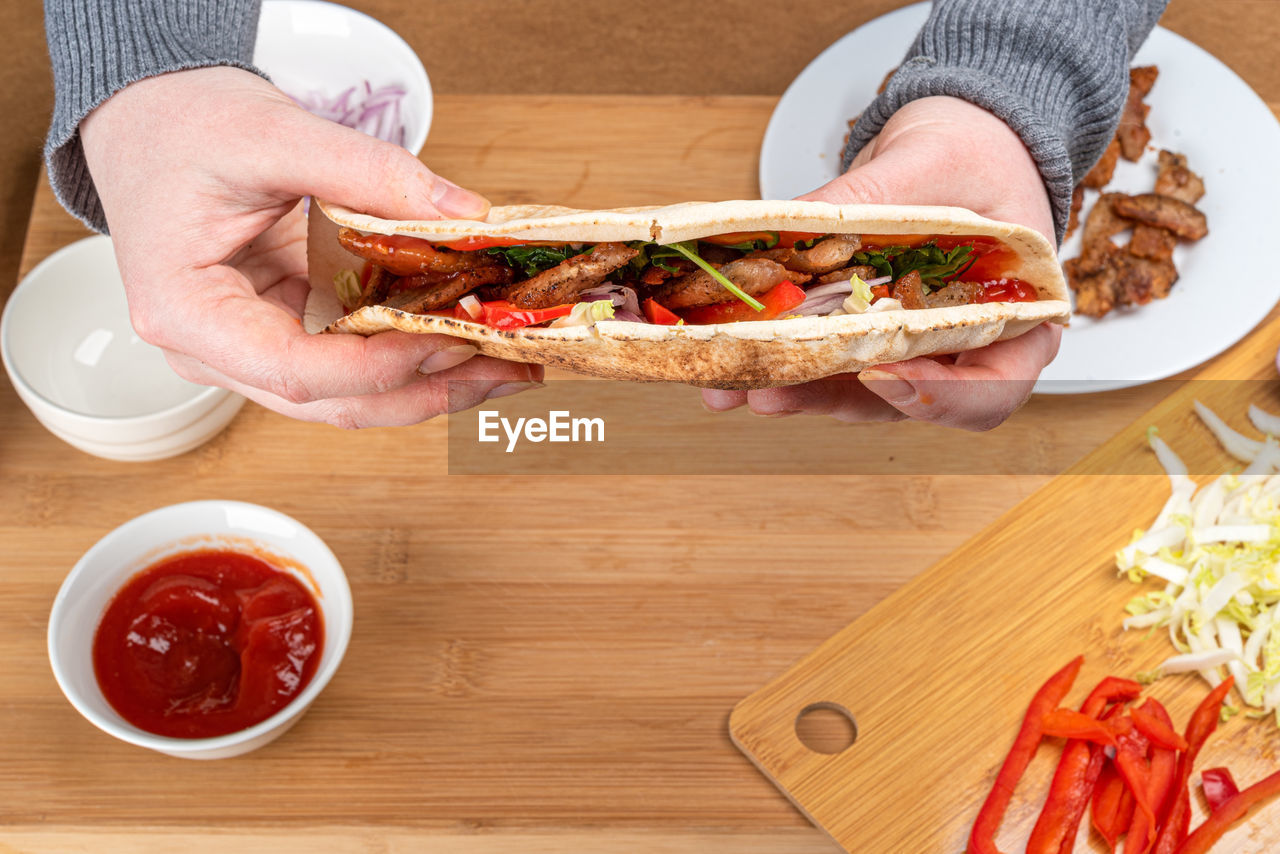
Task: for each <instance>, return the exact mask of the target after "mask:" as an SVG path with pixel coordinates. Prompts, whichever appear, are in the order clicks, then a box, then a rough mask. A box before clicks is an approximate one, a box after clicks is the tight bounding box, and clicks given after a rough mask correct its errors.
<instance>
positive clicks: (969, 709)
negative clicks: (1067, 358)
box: [730, 320, 1280, 854]
mask: <svg viewBox="0 0 1280 854" xmlns="http://www.w3.org/2000/svg"><path fill="white" fill-rule="evenodd" d="M1277 345H1280V321H1276V320H1273V321H1271V322H1270V323H1269V324H1267V325H1266V326H1265V327H1263V328H1262V329H1259V330H1257V331H1255V333H1254V335H1253V336H1251V337H1250V338H1249V339H1247V340H1246V341H1245V342H1243V343H1242V344H1240V345H1238V346H1237V347H1236V348H1234V349H1233V350H1232V351H1231V352H1230V353H1229V354H1227V355H1226V356H1225V357H1224V358H1223V359H1221V360H1219V361H1218V362H1217V363H1216V364H1215V365H1214V366H1212V367H1211V368H1208V369H1206V371H1204V372H1203V373H1202V374H1201V375H1200V376H1199V377H1198V378H1197V380H1195V381H1192V382H1188V383H1186V384H1185V385H1183V386H1182V387H1181V388H1179V389H1178V390H1177V391H1175V392H1174V393H1173V394H1172V395H1170V396H1169V397H1168V398H1167V399H1166V400H1164V401H1162V402H1161V403H1160V404H1158V405H1157V406H1155V407H1153V408H1152V410H1151V411H1149V412H1148V413H1146V414H1145V415H1143V416H1142V417H1141V418H1139V419H1137V420H1136V421H1135V422H1134V423H1133V425H1131V426H1130V427H1129V428H1127V429H1125V430H1123V431H1121V432H1120V433H1119V434H1118V435H1117V436H1116V437H1115V438H1113V439H1111V440H1110V441H1108V442H1107V443H1105V444H1104V445H1103V446H1102V447H1100V448H1099V449H1098V450H1097V451H1095V452H1094V453H1092V454H1090V455H1089V456H1088V457H1086V458H1085V459H1084V460H1082V461H1081V462H1080V463H1079V464H1077V465H1076V466H1075V467H1073V469H1072V470H1071V471H1070V472H1069V473H1067V474H1064V475H1062V476H1060V477H1057V478H1055V479H1054V480H1053V481H1052V482H1051V483H1049V484H1048V485H1047V486H1045V487H1044V488H1042V489H1040V490H1039V491H1037V492H1036V493H1035V494H1034V495H1033V496H1031V497H1030V498H1028V499H1027V500H1026V501H1024V502H1022V503H1020V504H1019V505H1018V506H1017V507H1015V508H1014V509H1013V510H1011V511H1010V512H1009V513H1007V514H1005V515H1004V516H1003V517H1001V518H1000V519H999V520H998V521H997V522H996V523H995V524H993V525H992V526H991V527H990V528H988V529H987V530H985V531H983V532H982V533H981V534H980V535H978V536H977V537H975V538H974V539H973V540H971V541H969V542H968V543H966V544H965V545H964V546H963V547H962V548H960V549H959V550H957V551H956V552H954V553H953V554H951V555H950V556H949V557H947V558H946V559H945V560H943V561H942V562H940V563H939V564H937V565H936V566H934V567H932V568H931V569H930V570H928V571H927V572H925V573H922V574H921V575H919V576H917V577H916V578H915V579H914V580H912V582H911V583H910V584H908V585H906V586H905V587H903V588H902V589H901V590H899V591H897V592H896V593H894V594H893V595H892V596H889V597H888V598H887V599H885V601H883V602H881V603H880V604H878V605H877V606H876V607H875V608H873V609H871V611H869V612H868V613H867V614H865V615H864V616H862V617H861V618H860V619H858V620H857V621H856V622H854V623H853V624H851V625H850V626H848V627H847V628H845V629H844V630H843V631H841V632H840V633H838V634H837V635H836V636H835V637H833V638H831V639H830V640H828V641H827V642H826V643H824V644H823V645H822V646H820V647H819V648H818V649H817V650H815V651H814V652H813V653H812V654H811V655H809V656H807V657H806V658H805V659H804V660H803V661H801V662H800V663H799V664H797V665H796V666H795V667H793V668H792V669H791V670H789V671H787V672H786V673H785V674H783V675H782V676H780V677H778V678H777V679H775V680H774V681H773V682H771V683H769V684H768V685H767V686H766V687H764V688H762V689H761V690H760V691H758V692H756V693H754V694H752V695H751V696H749V697H748V698H746V699H745V700H743V701H742V702H741V703H740V704H739V705H738V706H737V707H736V708H735V709H734V712H733V714H732V716H731V718H730V729H731V731H732V733H733V737H734V740H735V743H737V744H738V745H739V747H741V748H742V749H743V750H744V751H745V752H746V753H747V754H748V755H749V756H750V757H751V758H752V759H753V761H754V762H755V763H756V764H757V765H758V766H759V767H760V768H761V770H763V771H764V772H765V773H766V774H767V775H769V776H770V777H771V778H772V779H774V780H775V782H776V783H777V784H778V785H779V786H780V787H781V788H782V789H783V790H784V791H785V792H786V793H787V795H788V797H789V798H791V799H792V801H793V802H794V803H796V805H797V806H798V807H800V808H801V809H802V810H803V811H804V812H805V813H806V814H807V815H809V816H810V817H811V818H812V819H813V820H814V821H815V822H816V823H818V824H819V825H821V826H822V827H824V828H825V829H826V830H827V832H828V833H829V834H830V835H831V836H832V838H833V839H834V840H836V841H837V842H838V843H839V844H840V845H841V846H842V847H843V848H845V849H846V850H847V851H850V852H853V851H858V852H864V851H877V852H878V851H885V852H890V851H956V852H959V851H962V850H964V848H965V842H966V840H967V836H968V832H969V829H970V828H971V826H972V823H973V819H974V816H975V815H976V814H977V810H978V807H979V805H980V804H981V803H982V800H983V799H984V798H985V797H986V793H987V791H989V789H990V786H991V781H992V779H993V777H994V774H995V771H996V769H997V768H998V767H999V765H1000V762H1001V761H1002V760H1003V757H1004V755H1005V753H1006V752H1007V751H1008V748H1009V745H1010V744H1011V743H1012V740H1013V736H1014V734H1015V733H1016V731H1017V728H1018V724H1019V721H1020V720H1021V718H1022V715H1023V714H1024V713H1025V711H1026V707H1027V704H1028V703H1029V702H1030V700H1031V696H1032V694H1033V693H1034V692H1035V689H1036V688H1037V687H1038V686H1039V685H1040V684H1041V683H1042V682H1043V681H1044V680H1045V679H1047V678H1048V677H1049V675H1050V674H1051V673H1053V672H1054V671H1055V670H1057V669H1058V668H1059V667H1060V666H1062V665H1064V664H1066V662H1067V661H1068V660H1070V659H1071V658H1072V657H1073V656H1074V655H1076V654H1078V653H1084V655H1085V657H1086V658H1085V667H1084V669H1083V671H1082V672H1081V675H1080V677H1079V678H1078V680H1077V685H1076V688H1075V690H1074V691H1073V692H1072V694H1071V695H1069V697H1068V701H1069V703H1070V704H1072V705H1076V704H1078V702H1079V699H1080V698H1082V697H1083V696H1084V694H1085V693H1087V691H1088V690H1089V688H1090V687H1092V686H1093V685H1094V684H1096V683H1097V681H1098V680H1099V679H1100V678H1101V677H1102V676H1104V675H1107V674H1117V675H1125V676H1128V675H1132V674H1134V673H1137V672H1140V671H1143V670H1150V669H1152V668H1153V667H1154V666H1155V665H1156V664H1158V663H1159V662H1160V661H1161V660H1162V659H1164V658H1166V657H1167V656H1168V655H1170V654H1172V649H1171V647H1170V646H1169V644H1168V641H1167V637H1166V636H1165V633H1164V632H1163V630H1161V631H1158V632H1155V633H1154V637H1152V636H1149V634H1148V633H1147V632H1145V631H1134V632H1124V631H1123V630H1122V629H1121V620H1122V619H1123V617H1124V611H1123V607H1124V604H1125V603H1126V602H1127V601H1128V600H1129V598H1131V597H1132V596H1134V595H1135V594H1136V593H1137V592H1138V588H1137V587H1136V586H1135V585H1132V584H1130V583H1128V582H1127V581H1125V580H1121V579H1118V578H1117V577H1116V572H1115V568H1114V558H1113V555H1114V554H1115V551H1116V549H1118V548H1120V547H1122V546H1124V545H1125V544H1127V543H1128V542H1129V538H1130V536H1131V535H1132V533H1133V531H1134V530H1135V529H1137V528H1142V527H1146V526H1149V525H1150V524H1151V522H1152V521H1153V520H1154V519H1155V516H1156V514H1157V513H1158V512H1159V509H1160V507H1161V506H1162V505H1163V504H1164V501H1165V499H1166V498H1168V492H1169V490H1168V480H1167V478H1166V477H1164V475H1163V474H1162V473H1161V472H1160V469H1159V467H1158V465H1157V464H1156V462H1155V459H1154V455H1153V454H1150V453H1148V452H1146V451H1145V435H1146V429H1147V427H1148V426H1149V425H1155V426H1156V427H1158V428H1159V430H1160V435H1161V436H1162V437H1163V438H1164V439H1165V440H1166V441H1167V442H1169V443H1170V445H1171V446H1172V447H1173V448H1174V450H1175V451H1177V452H1178V453H1179V454H1181V455H1182V456H1183V457H1184V459H1185V460H1186V461H1187V462H1188V464H1189V466H1190V467H1191V469H1192V471H1198V472H1204V471H1227V470H1230V469H1232V468H1234V467H1235V466H1236V463H1235V461H1234V460H1232V459H1230V458H1228V457H1227V456H1226V455H1225V453H1223V452H1222V450H1221V449H1220V448H1219V446H1218V444H1217V442H1216V441H1215V440H1213V438H1212V437H1211V435H1210V434H1209V433H1208V431H1207V430H1206V429H1205V428H1204V427H1203V425H1200V424H1199V423H1198V419H1197V418H1196V416H1195V415H1194V412H1193V409H1192V401H1194V400H1196V399H1199V400H1202V401H1203V402H1204V403H1206V404H1207V405H1208V406H1209V407H1210V408H1212V409H1214V410H1215V411H1217V412H1218V413H1219V414H1220V415H1223V416H1224V417H1225V418H1227V419H1228V421H1229V422H1231V423H1234V424H1235V425H1236V426H1237V428H1240V429H1247V428H1246V427H1245V418H1244V413H1245V411H1246V409H1247V407H1248V406H1249V404H1251V403H1255V404H1258V405H1260V406H1262V407H1263V408H1265V409H1267V410H1269V411H1272V412H1276V411H1280V382H1278V381H1277V380H1276V377H1275V358H1276V348H1277ZM1134 466H1142V467H1145V468H1146V469H1147V470H1148V471H1150V472H1151V474H1149V475H1145V476H1144V475H1141V474H1131V475H1115V474H1112V473H1113V472H1116V471H1119V470H1129V469H1131V468H1132V467H1134ZM1152 586H1153V585H1146V587H1148V588H1149V587H1152ZM1149 693H1150V694H1151V695H1153V696H1156V697H1157V698H1159V699H1160V700H1161V701H1163V702H1165V703H1166V705H1167V706H1168V707H1169V709H1170V712H1171V714H1172V716H1173V718H1174V720H1175V722H1177V723H1178V725H1179V727H1180V728H1181V726H1183V725H1184V724H1185V722H1186V720H1187V718H1188V717H1189V715H1190V712H1191V710H1192V709H1193V708H1194V707H1195V705H1196V704H1197V703H1198V702H1199V701H1200V699H1202V698H1203V697H1204V695H1205V694H1206V693H1207V689H1206V688H1205V686H1204V683H1203V682H1201V681H1200V680H1199V678H1198V677H1195V676H1182V677H1172V678H1168V679H1165V680H1162V681H1160V682H1159V683H1158V684H1156V685H1155V686H1154V687H1153V688H1152V689H1150V691H1149ZM814 703H833V704H835V705H837V706H838V707H841V708H843V709H845V710H847V711H848V712H850V713H851V714H852V716H853V717H854V719H855V720H856V722H857V729H858V735H857V740H856V741H855V743H854V744H853V745H852V747H850V748H849V749H847V750H845V751H843V752H840V753H838V754H835V755H824V754H822V753H817V752H814V751H812V750H809V749H808V748H806V747H805V746H804V744H803V743H801V741H800V740H799V738H798V737H797V734H796V729H795V721H796V718H797V716H798V715H799V714H800V713H801V712H802V711H803V710H804V709H805V708H806V707H808V706H810V705H812V704H814ZM1277 748H1280V730H1278V729H1277V727H1276V724H1275V722H1274V721H1273V720H1270V719H1268V720H1264V721H1251V720H1248V719H1246V718H1244V717H1243V716H1240V717H1237V718H1235V719H1233V720H1232V721H1231V722H1230V723H1228V724H1227V725H1225V726H1224V727H1222V728H1221V729H1220V731H1219V733H1218V734H1217V735H1215V736H1214V737H1213V739H1211V740H1210V742H1209V744H1208V746H1207V747H1206V749H1205V750H1204V752H1203V754H1202V756H1201V759H1200V762H1199V764H1198V767H1201V768H1208V767H1213V766H1215V765H1224V764H1225V765H1229V766H1230V767H1231V768H1232V770H1233V773H1234V774H1235V776H1236V779H1237V780H1240V781H1241V784H1242V785H1246V784H1247V783H1250V782H1253V781H1255V780H1258V779H1261V778H1262V777H1264V776H1266V775H1268V774H1270V773H1272V772H1274V771H1275V768H1276V758H1277ZM1057 752H1058V751H1057V750H1055V749H1047V748H1046V749H1044V750H1042V751H1041V755H1040V756H1039V757H1038V758H1037V760H1036V762H1035V763H1034V764H1033V765H1032V767H1031V769H1030V770H1029V772H1028V774H1027V778H1026V782H1025V783H1024V785H1023V786H1022V788H1021V789H1020V790H1019V793H1018V795H1017V796H1016V797H1015V799H1014V801H1013V803H1012V804H1011V805H1010V808H1009V813H1008V817H1007V819H1006V823H1005V829H1004V833H1003V836H1002V837H1001V842H1002V846H1001V847H1002V850H1016V846H1017V844H1018V842H1019V840H1025V839H1026V836H1027V834H1028V833H1029V832H1030V830H1031V827H1032V825H1033V824H1034V823H1035V820H1036V817H1037V815H1038V814H1039V809H1040V804H1041V803H1042V801H1043V798H1044V793H1045V791H1046V788H1047V785H1048V780H1049V778H1050V777H1051V776H1052V773H1053V768H1054V765H1055V764H1056V758H1055V754H1056V753H1057ZM886 815H892V816H893V820H892V821H885V820H883V817H884V816H886ZM1202 816H1203V810H1201V809H1200V804H1199V803H1198V802H1197V803H1196V818H1195V822H1196V823H1198V822H1199V820H1200V818H1201V817H1202ZM1277 837H1280V811H1277V809H1276V808H1275V807H1274V806H1272V807H1271V808H1269V809H1267V810H1263V811H1261V813H1260V814H1259V815H1257V816H1255V817H1254V818H1252V819H1251V820H1249V821H1248V822H1246V823H1245V824H1243V825H1242V826H1240V827H1238V828H1237V829H1235V830H1233V831H1232V832H1231V833H1230V834H1229V835H1228V836H1226V837H1224V841H1223V842H1222V843H1221V848H1222V850H1224V851H1232V852H1239V854H1249V852H1257V854H1260V852H1265V851H1272V850H1274V844H1275V839H1276V838H1277ZM1077 850H1096V851H1102V850H1104V848H1103V847H1102V844H1101V841H1100V840H1098V839H1096V838H1093V839H1090V838H1089V835H1088V825H1087V822H1085V826H1084V827H1083V828H1082V831H1081V835H1080V841H1079V843H1078V849H1077Z"/></svg>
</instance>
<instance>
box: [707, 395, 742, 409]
mask: <svg viewBox="0 0 1280 854" xmlns="http://www.w3.org/2000/svg"><path fill="white" fill-rule="evenodd" d="M741 405H742V404H741V403H740V402H739V400H738V392H736V391H722V390H720V389H703V390H702V408H703V409H705V410H707V411H708V412H728V411H729V410H730V409H737V408H738V407H739V406H741Z"/></svg>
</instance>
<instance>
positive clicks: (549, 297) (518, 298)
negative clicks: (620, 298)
mask: <svg viewBox="0 0 1280 854" xmlns="http://www.w3.org/2000/svg"><path fill="white" fill-rule="evenodd" d="M638 254H640V253H639V252H637V251H636V250H635V249H632V248H630V247H629V246H627V245H625V244H622V243H599V244H597V245H596V248H595V249H593V250H591V251H590V252H584V253H583V254H581V255H574V256H573V257H572V258H568V259H566V260H565V261H563V262H561V263H560V264H559V265H558V266H555V267H552V268H551V269H550V270H543V271H542V272H541V273H539V274H538V275H536V276H534V277H533V278H531V279H529V280H528V281H524V282H521V283H520V284H518V285H516V286H515V287H514V288H512V289H511V291H510V293H508V294H507V299H508V300H509V301H510V302H511V303H512V304H514V305H517V306H519V307H520V308H550V307H551V306H553V305H562V304H564V303H567V302H573V300H574V298H575V297H576V296H577V295H578V294H579V293H581V292H582V291H585V290H587V289H588V288H594V287H595V286H596V285H598V284H600V283H601V282H603V281H604V280H605V277H606V276H608V275H609V274H610V273H612V272H613V271H614V270H616V269H618V268H619V267H621V266H622V265H624V264H626V263H627V262H628V261H630V260H631V259H632V258H634V257H636V255H638Z"/></svg>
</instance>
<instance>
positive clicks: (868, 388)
mask: <svg viewBox="0 0 1280 854" xmlns="http://www.w3.org/2000/svg"><path fill="white" fill-rule="evenodd" d="M800 198H802V199H812V200H818V201H824V202H832V203H835V204H888V203H892V204H916V205H955V206H957V207H964V208H969V209H971V210H973V211H976V212H977V213H979V214H982V215H983V216H986V217H990V218H991V219H998V220H1004V221H1007V222H1014V223H1019V224H1022V225H1026V226H1029V227H1031V228H1034V229H1036V230H1037V231H1039V232H1040V233H1041V234H1043V235H1044V236H1045V237H1046V238H1048V239H1049V241H1050V243H1053V242H1054V229H1053V215H1052V212H1051V209H1050V206H1049V195H1048V192H1047V191H1046V190H1045V186H1044V180H1043V179H1042V178H1041V176H1040V171H1039V169H1037V168H1036V164H1035V161H1034V160H1032V158H1031V154H1030V153H1029V152H1028V151H1027V149H1026V146H1024V145H1023V144H1022V140H1021V139H1020V138H1019V137H1018V135H1017V134H1015V133H1014V132H1013V131H1012V130H1010V129H1009V126H1008V125H1006V124H1005V123H1004V122H1003V121H1001V120H1000V119H998V118H996V117H995V116H994V115H992V114H991V113H989V112H987V111H986V110H984V109H982V108H981V107H977V106H974V105H973V104H970V103H968V102H967V101H962V100H960V99H958V98H950V97H943V96H935V97H930V98H921V99H919V100H917V101H912V102H911V103H909V104H907V105H906V106H904V107H903V108H902V109H900V110H898V111H897V112H896V113H894V114H893V116H892V117H891V118H890V119H889V121H888V122H887V123H886V124H885V126H884V128H883V130H881V132H880V134H879V135H878V136H877V137H876V138H875V139H874V140H872V141H871V143H870V144H868V145H867V146H866V147H865V148H864V149H862V151H860V152H859V153H858V156H857V157H856V158H855V159H854V161H853V165H852V167H851V168H850V169H849V171H848V172H846V173H844V174H843V175H841V176H840V177H839V178H836V179H835V180H834V181H832V182H831V183H829V184H827V185H825V186H823V187H820V188H819V189H817V190H814V191H813V192H812V193H808V194H806V195H804V196H801V197H800ZM1061 335H1062V328H1061V327H1060V326H1057V325H1056V324H1048V323H1045V324H1041V325H1040V326H1037V327H1035V328H1034V329H1032V330H1031V331H1029V332H1027V333H1026V334H1025V335H1022V336H1019V337H1018V338H1012V339H1010V340H1008V341H999V342H997V343H995V344H991V345H989V346H987V347H983V348H981V349H979V350H970V351H967V352H963V353H959V354H957V355H955V356H933V357H922V358H918V359H911V360H909V361H906V362H898V363H896V364H891V365H879V366H877V367H875V368H871V369H868V370H864V371H862V372H861V373H859V374H857V375H856V378H855V377H854V375H851V374H843V375H838V376H834V377H828V378H826V379H822V380H818V381H816V382H811V383H805V384H803V385H798V386H791V387H787V388H773V389H759V390H755V391H749V392H744V391H714V390H707V391H704V392H703V393H702V396H703V403H704V404H705V405H706V407H707V408H708V409H710V410H712V411H714V412H722V411H725V410H729V409H735V408H737V407H739V406H742V405H743V404H744V403H745V404H747V405H748V406H749V407H750V408H751V411H752V412H754V413H756V414H758V415H772V416H779V415H789V414H793V413H797V412H805V413H809V414H815V415H830V416H832V417H834V418H837V419H839V420H841V421H899V420H902V419H905V418H914V419H917V420H920V421H931V422H934V423H937V424H944V425H947V426H950V427H961V428H965V429H969V430H987V429H990V428H992V427H995V426H997V425H998V424H1000V423H1001V422H1003V421H1004V420H1005V419H1006V418H1008V417H1009V415H1011V414H1012V413H1013V412H1014V411H1015V410H1016V409H1017V408H1018V407H1019V406H1021V405H1022V404H1023V403H1024V402H1025V401H1026V399H1027V398H1028V397H1029V396H1030V394H1031V389H1032V386H1033V385H1034V384H1035V381H1036V377H1038V376H1039V374H1040V371H1041V370H1043V369H1044V367H1045V365H1047V364H1049V362H1051V361H1053V357H1054V356H1055V355H1057V352H1058V342H1059V340H1060V338H1061Z"/></svg>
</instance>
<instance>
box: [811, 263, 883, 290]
mask: <svg viewBox="0 0 1280 854" xmlns="http://www.w3.org/2000/svg"><path fill="white" fill-rule="evenodd" d="M854 276H857V277H858V278H859V279H862V280H863V281H864V282H865V281H866V280H867V279H875V278H877V277H878V274H877V273H876V268H875V267H869V266H867V265H865V264H854V265H853V266H852V267H845V268H844V269H842V270H833V271H832V272H830V273H824V274H823V275H821V276H819V277H818V282H817V284H819V285H829V284H831V283H832V282H847V281H849V280H850V279H852V278H853V277H854Z"/></svg>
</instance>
